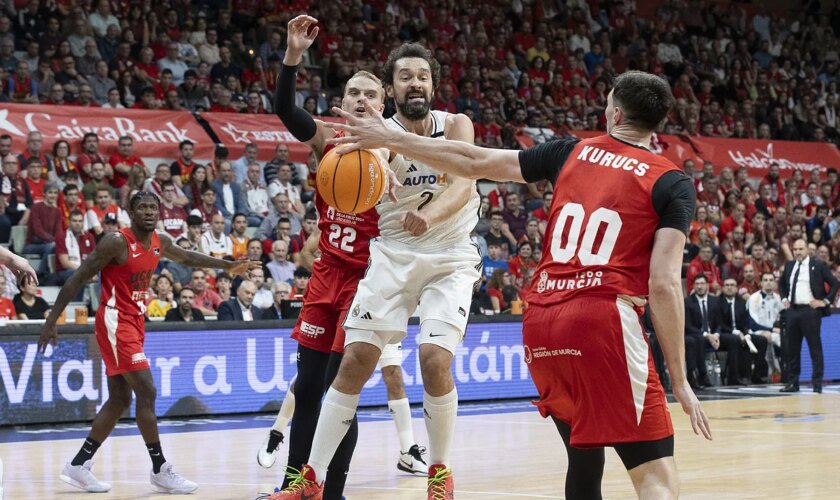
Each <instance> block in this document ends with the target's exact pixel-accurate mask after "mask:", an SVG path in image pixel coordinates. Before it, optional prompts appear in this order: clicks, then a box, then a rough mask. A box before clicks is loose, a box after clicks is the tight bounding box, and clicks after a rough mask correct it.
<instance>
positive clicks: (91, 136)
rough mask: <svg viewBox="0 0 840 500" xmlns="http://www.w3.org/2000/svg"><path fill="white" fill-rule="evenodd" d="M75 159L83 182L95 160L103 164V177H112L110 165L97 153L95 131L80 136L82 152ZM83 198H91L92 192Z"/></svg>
mask: <svg viewBox="0 0 840 500" xmlns="http://www.w3.org/2000/svg"><path fill="white" fill-rule="evenodd" d="M76 161H77V163H78V164H79V168H80V169H81V175H82V180H83V181H85V182H87V181H89V180H90V177H91V176H92V175H93V174H92V173H91V170H92V165H93V163H95V162H100V163H102V165H103V166H104V171H103V177H105V178H108V179H110V178H112V177H114V169H112V168H111V165H109V164H108V162H106V161H105V157H104V156H102V154H100V153H99V137H98V136H97V135H96V133H95V132H87V133H85V135H84V137H83V138H82V152H81V153H80V154H79V157H78V158H77V159H76ZM83 192H84V190H83ZM85 199H86V200H92V199H93V193H91V196H90V197H88V196H87V194H85Z"/></svg>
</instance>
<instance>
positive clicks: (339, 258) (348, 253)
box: [315, 132, 379, 267]
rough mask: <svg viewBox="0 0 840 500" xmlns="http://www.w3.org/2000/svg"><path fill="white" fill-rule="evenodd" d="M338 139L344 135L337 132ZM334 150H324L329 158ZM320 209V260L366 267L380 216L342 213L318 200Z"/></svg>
mask: <svg viewBox="0 0 840 500" xmlns="http://www.w3.org/2000/svg"><path fill="white" fill-rule="evenodd" d="M336 135H338V137H341V136H343V135H344V134H343V132H338V134H336ZM333 147H335V146H334V145H332V144H328V145H327V146H326V147H325V148H324V154H325V155H326V154H327V153H328V152H329V151H330V150H331V149H332V148H333ZM315 206H316V207H317V208H318V228H319V229H320V230H321V241H320V242H319V243H318V248H319V249H320V250H321V259H324V261H325V262H328V263H331V264H335V265H341V266H350V267H367V265H368V259H369V258H370V247H369V246H368V245H369V243H370V240H371V238H376V237H377V236H379V213H378V212H377V211H376V208H375V207H374V208H371V209H370V210H368V211H367V212H362V213H360V214H355V215H354V214H348V213H344V212H339V211H338V210H336V209H334V208H333V207H331V206H329V205H327V204H326V202H324V201H323V200H322V199H321V197H320V196H315Z"/></svg>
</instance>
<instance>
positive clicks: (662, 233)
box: [649, 227, 712, 439]
mask: <svg viewBox="0 0 840 500" xmlns="http://www.w3.org/2000/svg"><path fill="white" fill-rule="evenodd" d="M684 247H685V233H683V232H681V231H679V230H677V229H673V228H670V227H665V228H662V229H659V230H658V231H656V236H655V237H654V241H653V252H652V253H651V256H650V283H649V288H650V296H649V300H650V311H651V319H652V320H653V327H654V330H655V331H656V338H657V340H658V341H659V345H660V346H662V353H663V354H664V356H665V362H666V363H667V364H668V373H670V374H671V387H672V389H673V391H674V396H675V397H676V398H677V400H678V401H679V402H680V404H682V407H683V411H685V412H686V414H688V415H689V417H690V418H691V427H692V428H693V429H694V433H695V434H699V433H702V434H703V436H705V437H706V439H712V432H711V430H710V428H709V421H708V419H707V418H706V414H705V413H704V412H703V408H702V407H701V406H700V402H699V401H698V400H697V396H695V395H694V391H692V390H691V387H690V386H689V385H688V380H687V379H686V374H685V332H684V326H685V309H684V307H683V301H682V283H681V282H680V270H681V268H682V258H683V248H684Z"/></svg>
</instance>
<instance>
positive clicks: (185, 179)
mask: <svg viewBox="0 0 840 500" xmlns="http://www.w3.org/2000/svg"><path fill="white" fill-rule="evenodd" d="M194 148H195V144H194V143H193V142H192V141H190V140H184V141H181V142H180V143H179V144H178V150H179V151H180V152H181V157H180V158H178V159H177V160H175V161H174V162H172V165H170V166H169V173H170V175H171V177H172V180H173V181H175V184H177V185H178V186H186V185H188V184H189V183H190V179H191V176H192V173H193V169H195V168H196V167H199V166H200V165H198V164H197V163H195V162H193V152H194ZM202 168H204V167H202ZM205 174H206V170H205ZM211 180H212V179H211ZM208 182H209V180H208Z"/></svg>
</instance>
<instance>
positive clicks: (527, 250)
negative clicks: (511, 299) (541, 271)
mask: <svg viewBox="0 0 840 500" xmlns="http://www.w3.org/2000/svg"><path fill="white" fill-rule="evenodd" d="M538 265H539V262H538V261H537V260H536V259H534V244H533V243H531V242H530V241H527V240H525V241H523V242H521V243H520V244H519V247H518V248H517V252H516V256H514V257H513V258H511V259H510V261H509V262H508V269H509V270H510V274H511V277H512V279H513V285H514V286H516V287H517V288H519V289H520V290H524V289H526V288H528V287H529V286H530V285H531V278H532V277H533V275H534V272H535V271H536V270H537V266H538Z"/></svg>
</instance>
